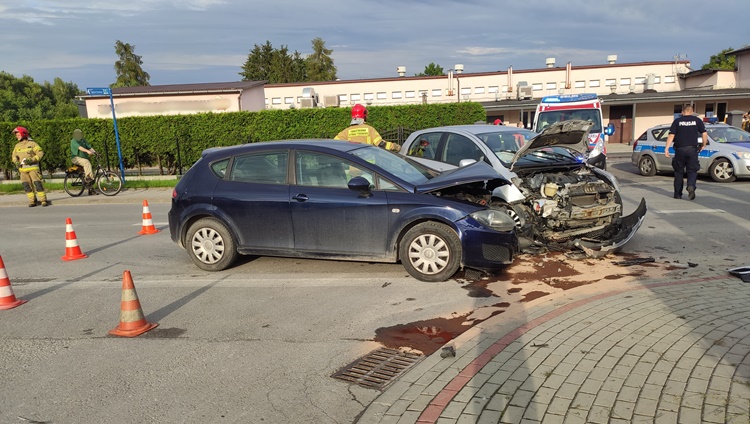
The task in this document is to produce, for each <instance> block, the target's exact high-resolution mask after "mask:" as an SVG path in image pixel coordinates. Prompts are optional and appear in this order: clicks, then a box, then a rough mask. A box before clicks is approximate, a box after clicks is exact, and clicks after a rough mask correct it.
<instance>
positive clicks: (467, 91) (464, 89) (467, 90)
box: [461, 87, 471, 96]
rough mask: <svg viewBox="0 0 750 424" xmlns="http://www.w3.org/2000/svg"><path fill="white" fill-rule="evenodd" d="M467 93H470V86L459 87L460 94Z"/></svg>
mask: <svg viewBox="0 0 750 424" xmlns="http://www.w3.org/2000/svg"><path fill="white" fill-rule="evenodd" d="M469 94H471V87H464V88H462V89H461V95H462V96H463V95H466V96H468V95H469Z"/></svg>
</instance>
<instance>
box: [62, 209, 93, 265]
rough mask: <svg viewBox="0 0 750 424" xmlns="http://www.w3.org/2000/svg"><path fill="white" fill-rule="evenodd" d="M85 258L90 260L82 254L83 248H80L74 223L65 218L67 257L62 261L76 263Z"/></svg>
mask: <svg viewBox="0 0 750 424" xmlns="http://www.w3.org/2000/svg"><path fill="white" fill-rule="evenodd" d="M83 258H88V255H86V254H85V253H83V252H81V248H80V247H79V246H78V239H77V238H76V232H75V231H73V221H71V220H70V218H65V255H64V256H63V257H62V260H64V261H74V260H76V259H83Z"/></svg>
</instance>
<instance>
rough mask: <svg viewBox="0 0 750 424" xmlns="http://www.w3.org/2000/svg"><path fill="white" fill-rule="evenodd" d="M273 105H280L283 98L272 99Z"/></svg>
mask: <svg viewBox="0 0 750 424" xmlns="http://www.w3.org/2000/svg"><path fill="white" fill-rule="evenodd" d="M271 104H274V105H280V104H281V97H274V98H273V99H271Z"/></svg>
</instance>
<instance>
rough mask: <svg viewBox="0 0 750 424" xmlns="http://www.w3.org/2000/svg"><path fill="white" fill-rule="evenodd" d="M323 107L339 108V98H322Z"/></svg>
mask: <svg viewBox="0 0 750 424" xmlns="http://www.w3.org/2000/svg"><path fill="white" fill-rule="evenodd" d="M323 107H339V96H323Z"/></svg>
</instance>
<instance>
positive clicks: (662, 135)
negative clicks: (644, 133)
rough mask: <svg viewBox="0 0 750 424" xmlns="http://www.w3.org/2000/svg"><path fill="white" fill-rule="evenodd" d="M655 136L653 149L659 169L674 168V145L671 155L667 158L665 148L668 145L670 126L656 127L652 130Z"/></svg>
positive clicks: (670, 151)
mask: <svg viewBox="0 0 750 424" xmlns="http://www.w3.org/2000/svg"><path fill="white" fill-rule="evenodd" d="M651 135H652V136H653V140H654V141H653V142H652V146H651V150H652V151H653V152H654V156H655V157H656V162H657V169H659V170H664V169H672V158H673V157H674V146H672V147H670V149H669V153H670V157H669V158H667V157H666V156H665V155H664V150H665V149H666V147H667V138H668V137H669V127H661V128H655V129H653V130H651Z"/></svg>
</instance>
